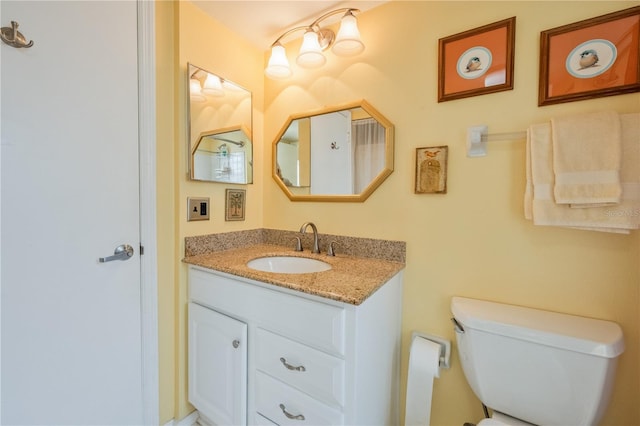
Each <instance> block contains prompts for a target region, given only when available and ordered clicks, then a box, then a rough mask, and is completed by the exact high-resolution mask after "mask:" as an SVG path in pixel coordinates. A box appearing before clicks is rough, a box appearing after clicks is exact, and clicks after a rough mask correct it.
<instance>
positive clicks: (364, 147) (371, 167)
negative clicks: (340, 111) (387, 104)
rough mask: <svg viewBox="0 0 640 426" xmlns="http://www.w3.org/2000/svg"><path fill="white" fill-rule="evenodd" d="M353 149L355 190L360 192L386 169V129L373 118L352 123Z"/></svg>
mask: <svg viewBox="0 0 640 426" xmlns="http://www.w3.org/2000/svg"><path fill="white" fill-rule="evenodd" d="M351 138H352V139H351V142H352V143H351V146H352V149H353V174H354V179H353V186H354V188H353V190H354V192H353V193H354V194H360V193H361V192H362V191H363V190H364V189H365V188H366V187H367V186H368V185H369V184H370V183H371V182H372V181H373V180H374V179H375V178H376V176H378V175H379V174H380V172H381V171H382V170H383V169H384V165H385V155H384V154H385V144H384V141H385V129H384V127H383V126H382V125H380V123H378V122H377V121H376V120H375V119H373V118H365V119H362V120H354V121H353V122H352V124H351Z"/></svg>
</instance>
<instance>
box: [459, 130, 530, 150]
mask: <svg viewBox="0 0 640 426" xmlns="http://www.w3.org/2000/svg"><path fill="white" fill-rule="evenodd" d="M488 130H489V129H488V127H487V126H485V125H479V126H471V127H469V128H467V157H471V158H473V157H484V156H485V155H487V142H489V141H513V140H522V139H526V138H527V132H511V133H493V134H488Z"/></svg>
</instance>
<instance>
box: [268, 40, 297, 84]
mask: <svg viewBox="0 0 640 426" xmlns="http://www.w3.org/2000/svg"><path fill="white" fill-rule="evenodd" d="M264 73H265V74H266V75H267V77H269V78H275V79H283V78H287V77H291V74H292V72H291V67H289V60H288V59H287V53H286V52H285V50H284V46H282V45H281V44H280V43H277V44H274V45H273V47H271V57H270V58H269V63H268V65H267V69H265V70H264Z"/></svg>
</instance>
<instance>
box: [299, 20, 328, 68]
mask: <svg viewBox="0 0 640 426" xmlns="http://www.w3.org/2000/svg"><path fill="white" fill-rule="evenodd" d="M325 62H327V59H326V58H325V57H324V55H323V54H322V48H321V47H320V42H319V41H318V33H316V32H315V31H313V30H312V29H311V28H309V29H308V30H307V32H306V33H304V39H303V40H302V46H300V53H299V54H298V58H297V59H296V63H297V64H298V65H300V66H301V67H305V68H318V67H321V66H322V65H324V63H325Z"/></svg>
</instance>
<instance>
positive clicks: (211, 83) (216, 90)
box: [202, 74, 224, 96]
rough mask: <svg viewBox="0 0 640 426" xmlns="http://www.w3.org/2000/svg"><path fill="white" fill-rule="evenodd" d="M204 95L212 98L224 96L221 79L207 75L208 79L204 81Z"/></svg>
mask: <svg viewBox="0 0 640 426" xmlns="http://www.w3.org/2000/svg"><path fill="white" fill-rule="evenodd" d="M202 93H204V94H205V95H211V96H224V90H223V89H222V83H221V82H220V77H217V76H214V75H211V74H207V79H206V80H205V81H204V87H203V88H202Z"/></svg>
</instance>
